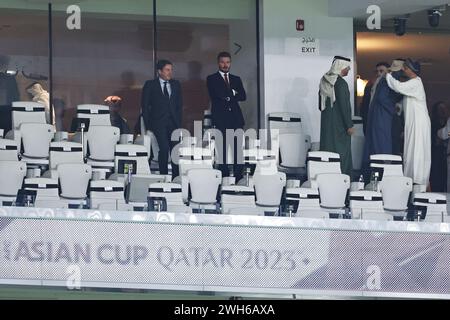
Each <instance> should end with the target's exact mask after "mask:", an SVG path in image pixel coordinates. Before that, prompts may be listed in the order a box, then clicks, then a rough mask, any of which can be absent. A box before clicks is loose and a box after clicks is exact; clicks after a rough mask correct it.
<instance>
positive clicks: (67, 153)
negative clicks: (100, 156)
mask: <svg viewBox="0 0 450 320" xmlns="http://www.w3.org/2000/svg"><path fill="white" fill-rule="evenodd" d="M63 163H83V151H82V148H81V143H77V142H69V141H61V142H52V143H50V169H51V170H56V168H57V167H58V165H60V164H63Z"/></svg>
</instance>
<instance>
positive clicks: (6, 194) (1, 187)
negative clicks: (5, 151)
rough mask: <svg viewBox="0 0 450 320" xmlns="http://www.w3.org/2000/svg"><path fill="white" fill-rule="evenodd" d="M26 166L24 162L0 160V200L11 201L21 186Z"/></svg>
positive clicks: (2, 201)
mask: <svg viewBox="0 0 450 320" xmlns="http://www.w3.org/2000/svg"><path fill="white" fill-rule="evenodd" d="M26 172H27V168H26V164H25V162H20V161H0V177H1V179H0V202H1V203H4V202H13V201H14V200H15V199H16V196H17V192H18V191H19V189H21V188H22V184H23V179H24V177H25V175H26Z"/></svg>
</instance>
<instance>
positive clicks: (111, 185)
mask: <svg viewBox="0 0 450 320" xmlns="http://www.w3.org/2000/svg"><path fill="white" fill-rule="evenodd" d="M124 189H125V188H124V184H123V183H122V182H119V181H114V180H96V181H91V183H90V186H89V198H90V199H91V209H112V210H118V209H119V208H120V207H121V206H122V205H123V204H125V196H124Z"/></svg>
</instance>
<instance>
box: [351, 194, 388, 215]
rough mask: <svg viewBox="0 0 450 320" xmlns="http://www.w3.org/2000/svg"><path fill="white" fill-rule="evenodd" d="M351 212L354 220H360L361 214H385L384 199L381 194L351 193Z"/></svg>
mask: <svg viewBox="0 0 450 320" xmlns="http://www.w3.org/2000/svg"><path fill="white" fill-rule="evenodd" d="M350 210H351V212H352V218H353V219H358V218H360V217H361V213H362V214H363V216H364V214H365V213H368V212H383V211H384V210H383V198H382V196H381V193H380V192H374V191H368V190H362V191H351V192H350Z"/></svg>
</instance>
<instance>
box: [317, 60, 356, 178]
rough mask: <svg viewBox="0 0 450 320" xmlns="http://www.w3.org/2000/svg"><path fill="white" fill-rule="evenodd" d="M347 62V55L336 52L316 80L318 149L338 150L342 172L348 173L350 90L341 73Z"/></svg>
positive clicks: (350, 166) (349, 164)
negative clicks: (331, 61)
mask: <svg viewBox="0 0 450 320" xmlns="http://www.w3.org/2000/svg"><path fill="white" fill-rule="evenodd" d="M350 66H351V61H350V59H347V58H344V57H340V56H336V57H334V60H333V64H332V66H331V68H330V71H328V72H327V73H326V74H325V75H324V76H323V77H322V79H321V80H320V91H319V109H320V111H321V112H322V114H321V121H320V150H321V151H329V152H336V153H339V155H340V157H341V170H342V173H344V174H347V175H349V176H350V177H351V172H352V151H351V137H350V136H351V135H352V134H353V122H352V108H351V104H350V91H349V89H348V84H347V82H346V81H345V80H344V79H343V77H345V76H347V74H348V72H349V70H350Z"/></svg>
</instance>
